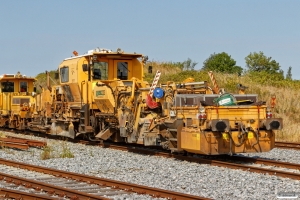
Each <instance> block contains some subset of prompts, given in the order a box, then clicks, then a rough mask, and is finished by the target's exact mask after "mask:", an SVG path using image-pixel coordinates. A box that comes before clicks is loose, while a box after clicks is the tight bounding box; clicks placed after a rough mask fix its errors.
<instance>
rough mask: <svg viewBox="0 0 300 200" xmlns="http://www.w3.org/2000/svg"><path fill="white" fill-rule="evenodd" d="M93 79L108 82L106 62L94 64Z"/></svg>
mask: <svg viewBox="0 0 300 200" xmlns="http://www.w3.org/2000/svg"><path fill="white" fill-rule="evenodd" d="M93 79H97V80H108V63H107V62H96V63H94V67H93Z"/></svg>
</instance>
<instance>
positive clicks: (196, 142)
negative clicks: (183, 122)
mask: <svg viewBox="0 0 300 200" xmlns="http://www.w3.org/2000/svg"><path fill="white" fill-rule="evenodd" d="M181 148H182V149H193V150H199V151H200V130H197V131H196V130H192V129H185V128H183V129H182V131H181Z"/></svg>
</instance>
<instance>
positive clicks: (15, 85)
mask: <svg viewBox="0 0 300 200" xmlns="http://www.w3.org/2000/svg"><path fill="white" fill-rule="evenodd" d="M35 81H36V79H34V78H31V77H27V76H26V75H22V74H20V72H18V73H17V74H4V75H1V76H0V85H1V88H0V113H1V116H0V127H9V128H15V129H18V130H25V129H26V126H27V123H28V122H30V121H31V119H32V116H33V113H34V111H35V87H34V82H35Z"/></svg>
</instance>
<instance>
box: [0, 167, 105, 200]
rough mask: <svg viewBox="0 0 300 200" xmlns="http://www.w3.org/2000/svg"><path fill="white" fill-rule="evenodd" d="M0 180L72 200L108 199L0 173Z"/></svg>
mask: <svg viewBox="0 0 300 200" xmlns="http://www.w3.org/2000/svg"><path fill="white" fill-rule="evenodd" d="M0 180H4V181H6V182H10V183H14V184H16V185H23V186H25V187H27V188H34V189H35V190H43V191H46V192H47V193H48V194H56V195H58V196H60V197H65V196H67V197H69V198H72V199H90V200H93V199H104V200H108V199H109V198H104V197H100V196H96V195H93V194H88V193H85V192H80V191H77V190H72V189H68V188H64V187H59V186H55V185H52V184H48V183H45V182H40V181H35V180H31V179H26V178H22V177H18V176H13V175H10V174H5V173H1V172H0Z"/></svg>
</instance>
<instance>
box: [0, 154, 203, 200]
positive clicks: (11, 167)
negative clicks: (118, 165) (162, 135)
mask: <svg viewBox="0 0 300 200" xmlns="http://www.w3.org/2000/svg"><path fill="white" fill-rule="evenodd" d="M0 171H1V173H0V180H2V181H5V184H6V185H7V184H8V185H10V187H13V188H18V190H20V189H23V188H31V190H30V191H36V195H43V196H44V197H45V198H46V197H47V198H49V199H53V198H62V197H67V198H69V199H110V197H112V196H114V195H119V194H129V193H137V194H142V195H150V196H152V197H154V198H157V197H160V198H167V199H183V200H184V199H208V198H204V197H199V196H193V195H188V194H182V193H178V192H173V191H167V190H162V189H158V188H151V187H146V186H141V185H136V184H131V183H126V182H121V181H114V180H109V179H104V178H97V177H93V176H87V175H82V174H77V173H73V172H66V171H61V170H56V169H50V168H45V167H40V166H34V165H30V164H25V163H20V162H15V161H9V160H5V159H0ZM40 191H43V194H40ZM0 194H1V193H0Z"/></svg>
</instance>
